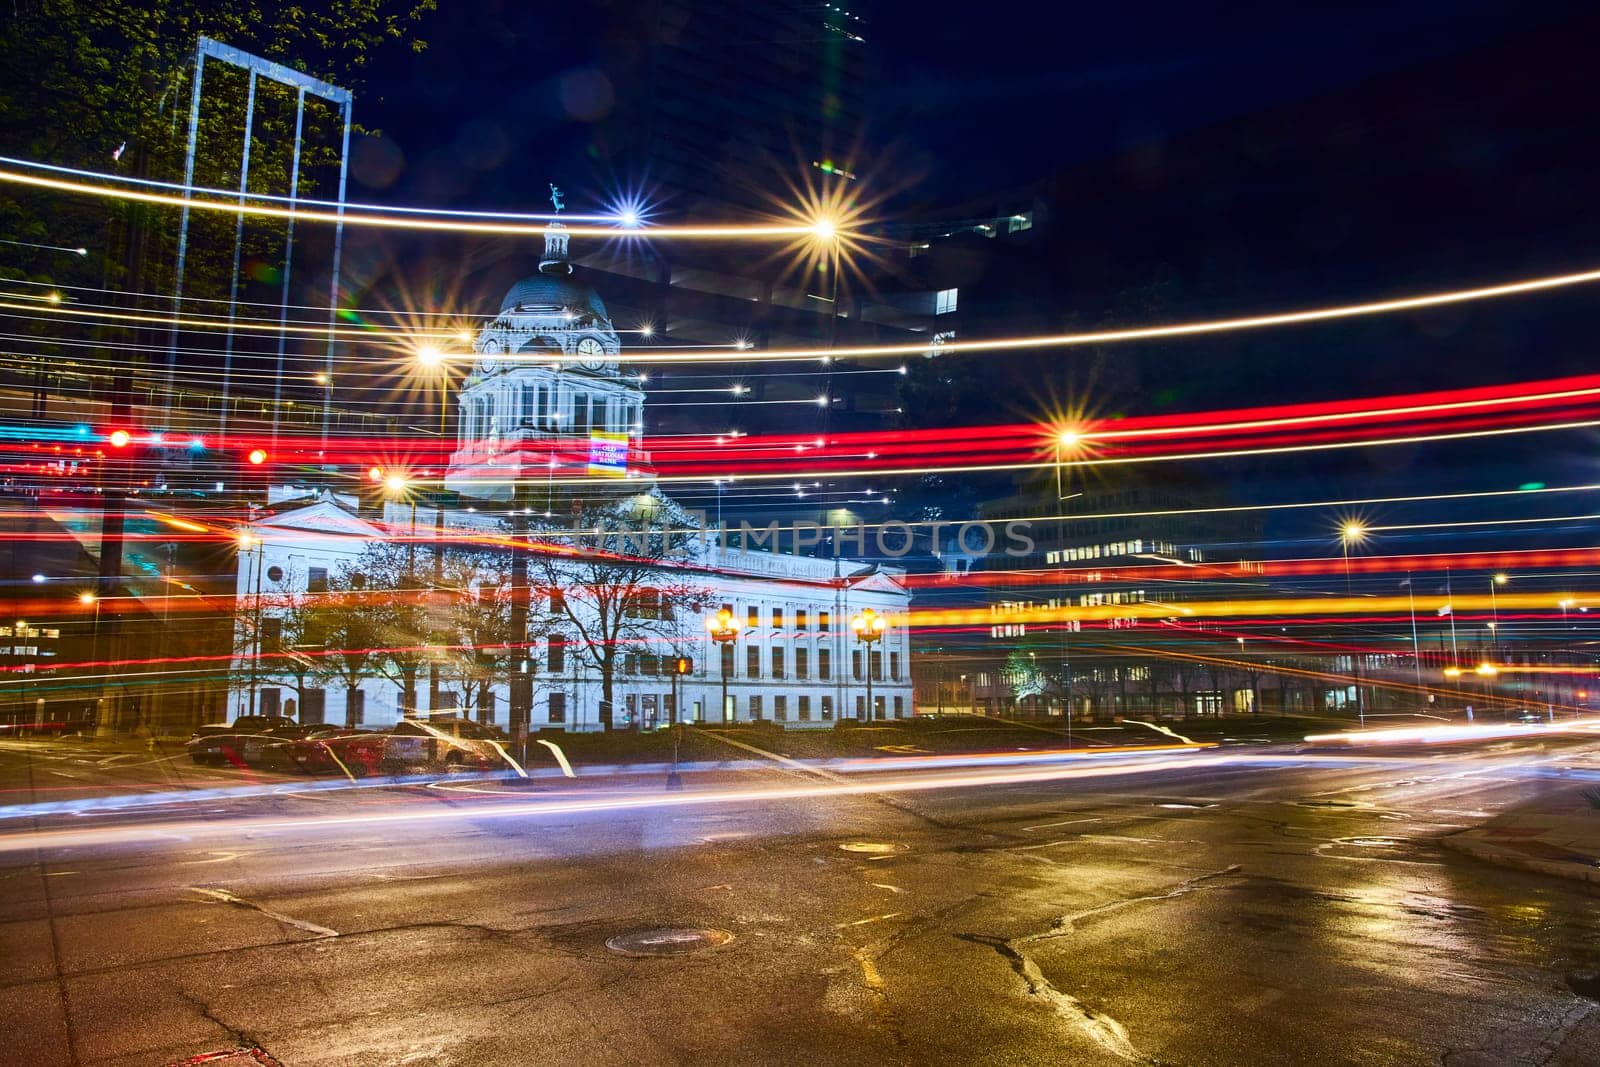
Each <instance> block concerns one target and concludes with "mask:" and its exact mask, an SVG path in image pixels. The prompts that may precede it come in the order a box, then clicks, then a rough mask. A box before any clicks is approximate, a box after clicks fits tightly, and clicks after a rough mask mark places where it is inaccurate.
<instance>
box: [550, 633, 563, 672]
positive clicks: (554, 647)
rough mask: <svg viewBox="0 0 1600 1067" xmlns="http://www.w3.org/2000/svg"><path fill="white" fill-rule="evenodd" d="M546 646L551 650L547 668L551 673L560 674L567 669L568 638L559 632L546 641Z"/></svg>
mask: <svg viewBox="0 0 1600 1067" xmlns="http://www.w3.org/2000/svg"><path fill="white" fill-rule="evenodd" d="M545 647H546V648H547V649H548V650H549V654H548V662H547V663H546V664H545V669H546V670H548V671H549V672H550V673H551V674H560V673H561V672H562V671H564V670H566V669H567V639H566V638H565V637H562V636H560V635H558V634H557V635H552V636H551V637H550V639H549V640H548V641H546V642H545Z"/></svg>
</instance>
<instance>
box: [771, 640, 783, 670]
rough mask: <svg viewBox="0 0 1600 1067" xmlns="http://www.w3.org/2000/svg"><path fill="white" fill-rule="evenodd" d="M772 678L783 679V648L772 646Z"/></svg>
mask: <svg viewBox="0 0 1600 1067" xmlns="http://www.w3.org/2000/svg"><path fill="white" fill-rule="evenodd" d="M772 677H774V678H782V677H783V646H782V645H773V646H772Z"/></svg>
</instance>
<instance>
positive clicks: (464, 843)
mask: <svg viewBox="0 0 1600 1067" xmlns="http://www.w3.org/2000/svg"><path fill="white" fill-rule="evenodd" d="M1331 751H1332V750H1322V754H1320V755H1319V754H1317V753H1302V752H1299V751H1297V750H1293V749H1286V748H1276V749H1255V750H1232V751H1223V752H1209V753H1194V752H1190V753H1155V754H1146V755H1140V756H1129V757H1101V758H1099V759H1098V760H1097V761H1093V762H1090V761H1082V760H1079V761H1077V762H1071V761H1058V762H1054V763H1049V762H1046V763H1033V762H1030V763H1019V764H1009V765H996V763H995V761H994V758H992V757H991V758H989V759H987V760H980V761H976V762H974V763H971V764H966V763H962V762H961V761H953V760H943V761H933V760H928V761H923V762H918V761H917V760H916V759H915V758H914V757H913V758H910V759H908V760H906V761H904V762H903V763H899V764H886V765H885V769H879V770H876V771H861V770H857V769H852V768H850V767H835V768H832V769H829V770H827V771H825V772H818V771H815V770H811V769H808V768H806V767H800V766H794V765H788V764H784V763H781V762H774V761H767V760H762V759H760V758H759V757H757V758H756V759H755V760H754V761H752V762H751V763H750V764H749V765H747V766H745V767H743V768H742V769H707V770H703V771H700V772H694V773H690V774H688V775H686V776H685V780H684V787H683V789H682V790H668V789H667V788H666V783H665V780H664V776H663V775H661V774H659V773H656V772H651V773H648V774H637V775H630V776H625V777H609V776H608V777H580V778H578V779H577V780H567V779H561V778H536V779H533V780H531V781H529V782H496V781H471V780H467V779H464V778H452V779H450V780H448V781H442V782H436V783H433V784H414V785H407V786H396V787H386V786H379V787H365V788H359V789H357V788H350V789H334V790H326V789H322V790H319V789H310V788H306V783H305V782H303V781H299V782H296V781H289V780H283V779H278V778H275V777H273V776H249V777H250V779H251V781H253V782H254V783H255V785H256V786H257V787H258V788H271V789H278V790H287V791H278V792H271V793H270V794H269V795H266V796H248V797H234V796H232V795H231V794H229V793H228V792H226V791H223V792H220V793H213V792H209V791H207V790H208V789H209V788H210V787H214V786H215V787H228V788H233V787H236V786H239V785H241V784H242V783H243V781H244V779H245V777H246V776H243V775H241V774H240V773H239V772H234V771H231V770H205V771H202V770H198V769H192V768H188V767H187V766H182V765H178V764H171V763H168V764H162V763H160V762H158V761H159V757H157V756H154V755H139V754H131V755H129V756H128V757H127V758H121V759H115V760H112V761H111V762H109V763H103V762H101V761H102V760H105V759H106V758H107V757H105V756H104V755H103V754H99V753H97V752H95V751H94V750H91V749H86V748H85V749H79V748H75V747H74V746H72V745H71V744H62V743H52V744H47V745H46V744H34V743H20V744H18V743H11V744H8V745H5V746H0V787H3V788H4V789H5V790H6V792H5V793H4V794H0V795H3V796H4V797H5V798H6V799H5V802H4V803H5V805H6V806H7V807H11V808H15V806H16V805H18V804H24V803H37V802H53V801H57V800H60V799H62V798H63V797H82V796H95V797H103V796H108V795H123V796H127V795H130V794H139V795H142V796H144V797H145V800H143V801H141V806H138V807H134V808H129V809H124V810H117V811H105V810H102V809H95V808H90V809H89V810H87V811H80V812H79V813H75V814H61V815H33V816H29V817H27V818H12V819H8V820H3V821H0V1062H3V1063H8V1064H9V1063H26V1064H40V1065H44V1064H84V1065H87V1064H119V1065H121V1064H169V1063H176V1062H181V1061H184V1060H188V1059H191V1058H193V1057H196V1056H199V1055H202V1054H205V1053H211V1052H219V1051H222V1050H228V1049H239V1048H244V1049H255V1048H259V1049H261V1050H263V1052H262V1053H261V1054H259V1055H258V1056H256V1058H255V1059H253V1060H246V1059H244V1058H242V1057H239V1058H236V1059H230V1060H213V1061H210V1062H212V1063H228V1064H231V1063H234V1062H239V1063H244V1062H255V1063H271V1062H278V1063H282V1064H289V1065H303V1064H402V1063H420V1064H472V1065H477V1064H565V1063H573V1064H610V1063H627V1064H637V1063H685V1064H688V1063H695V1064H703V1063H786V1064H787V1063H821V1064H828V1063H1015V1064H1038V1063H1070V1064H1096V1063H1111V1064H1120V1063H1171V1064H1240V1063H1274V1064H1276V1063H1383V1064H1390V1063H1430V1062H1443V1063H1447V1064H1451V1065H1470V1064H1521V1063H1570V1064H1592V1063H1596V1062H1600V1003H1597V1001H1596V999H1595V998H1596V997H1597V996H1600V980H1597V979H1596V974H1597V972H1600V937H1597V933H1600V908H1597V907H1596V899H1595V898H1594V897H1593V896H1592V895H1590V894H1589V893H1588V892H1586V891H1585V889H1584V888H1582V887H1581V886H1579V885H1577V884H1575V883H1566V882H1557V881H1552V880H1547V879H1543V878H1539V877H1537V876H1533V875H1525V874H1520V873H1516V872H1512V871H1507V870H1502V869H1498V868H1493V867H1488V866H1482V865H1479V864H1477V863H1476V862H1474V861H1471V860H1468V859H1465V858H1462V857H1458V856H1456V855H1454V854H1453V853H1449V852H1446V851H1445V850H1443V849H1442V848H1441V847H1440V846H1438V844H1437V843H1436V841H1435V839H1436V838H1437V837H1439V836H1440V835H1443V834H1446V833H1448V832H1450V831H1451V830H1454V829H1457V828H1460V827H1463V826H1467V825H1472V824H1474V823H1476V822H1479V821H1481V820H1482V819H1483V818H1485V817H1487V816H1488V815H1489V814H1492V813H1493V812H1495V811H1498V810H1501V809H1503V808H1505V807H1508V806H1514V805H1515V804H1517V803H1518V802H1520V801H1522V800H1525V799H1528V798H1531V797H1533V796H1535V795H1538V794H1539V793H1540V792H1541V791H1544V790H1548V789H1551V788H1559V787H1561V783H1562V781H1563V778H1562V775H1563V774H1564V773H1565V771H1566V770H1576V771H1578V772H1580V773H1584V772H1585V771H1586V770H1587V769H1600V749H1597V748H1593V747H1591V746H1589V745H1586V744H1583V743H1566V744H1558V745H1536V744H1527V743H1518V742H1510V743H1498V744H1494V745H1489V746H1478V747H1474V748H1470V749H1451V750H1448V751H1444V750H1439V749H1404V750H1401V749H1388V750H1384V751H1382V752H1363V753H1361V754H1360V755H1359V756H1357V757H1354V758H1348V757H1329V756H1328V755H1327V753H1328V752H1331ZM147 760H148V761H149V762H146V761H147ZM1118 760H1120V761H1121V762H1116V761H1118ZM156 772H159V773H156ZM63 776H66V777H63ZM72 776H76V777H72ZM177 787H181V789H182V790H183V791H187V792H188V793H190V794H192V797H191V798H189V799H182V798H178V797H173V796H168V795H167V794H168V793H169V792H176V791H178V788H177ZM1567 787H1568V788H1570V783H1568V786H1567ZM41 846H42V847H41ZM682 928H692V929H706V930H711V931H719V932H723V933H725V934H727V935H731V940H727V941H726V943H724V944H720V945H716V944H706V945H704V946H699V947H696V946H695V944H694V943H693V942H686V941H684V940H681V939H680V938H681V937H682V936H683V935H677V934H671V933H667V934H662V933H660V931H663V930H668V931H670V930H675V929H682ZM637 933H644V934H645V935H646V936H645V937H644V938H643V940H642V941H639V942H635V943H633V948H634V949H635V950H637V951H643V952H654V951H662V950H672V949H684V948H690V949H692V950H691V951H684V952H681V953H679V954H673V955H664V956H652V955H635V954H621V953H619V952H617V951H613V950H612V949H611V948H608V947H607V942H608V940H610V939H613V938H617V937H619V936H621V937H625V936H627V935H630V934H637ZM719 936H720V935H719Z"/></svg>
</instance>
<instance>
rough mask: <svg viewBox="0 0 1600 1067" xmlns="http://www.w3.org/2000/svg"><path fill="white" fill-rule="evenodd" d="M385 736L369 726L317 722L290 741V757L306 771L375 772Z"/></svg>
mask: <svg viewBox="0 0 1600 1067" xmlns="http://www.w3.org/2000/svg"><path fill="white" fill-rule="evenodd" d="M387 740H388V735H387V734H385V733H378V732H374V731H372V730H352V729H349V728H347V727H342V726H318V727H316V728H315V729H313V730H311V731H309V732H308V733H306V735H305V736H303V737H299V738H296V739H294V740H293V741H290V742H289V744H288V753H289V760H290V762H291V763H292V764H293V765H294V767H295V768H296V769H297V770H300V771H303V772H304V773H306V774H346V773H348V774H353V775H368V774H377V773H379V769H380V768H381V766H382V764H383V751H384V744H385V742H386V741H387Z"/></svg>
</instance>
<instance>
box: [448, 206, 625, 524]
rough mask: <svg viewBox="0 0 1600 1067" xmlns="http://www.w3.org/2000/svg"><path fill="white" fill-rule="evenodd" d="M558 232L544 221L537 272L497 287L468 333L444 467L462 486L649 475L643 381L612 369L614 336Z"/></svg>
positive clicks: (480, 491)
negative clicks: (496, 297) (468, 355)
mask: <svg viewBox="0 0 1600 1067" xmlns="http://www.w3.org/2000/svg"><path fill="white" fill-rule="evenodd" d="M567 237H568V235H567V229H566V227H565V226H563V225H562V224H561V223H560V222H559V221H556V222H552V223H551V224H550V225H549V226H548V227H547V228H546V229H545V234H544V255H543V256H542V257H541V258H540V261H539V273H537V274H535V275H532V276H531V277H528V278H524V279H522V280H521V281H519V282H517V283H516V284H515V285H513V286H512V287H511V288H510V290H509V291H507V293H506V295H505V299H503V300H502V301H501V302H500V313H499V314H498V315H497V316H496V317H495V318H494V320H493V321H491V322H489V323H488V324H487V325H485V326H484V327H483V328H482V329H481V330H479V331H478V336H477V338H476V339H475V340H474V341H473V346H472V347H473V351H474V352H475V353H476V354H477V359H476V360H475V362H474V364H473V367H472V372H471V373H470V374H469V375H468V376H467V379H466V381H465V382H463V384H462V387H461V391H460V393H459V395H458V397H457V404H458V406H459V412H458V418H457V440H456V450H455V451H454V452H453V453H452V454H451V457H450V467H449V470H448V471H447V473H446V475H445V487H446V488H447V489H450V490H452V491H454V492H457V493H460V494H461V495H462V496H464V497H468V498H472V499H476V500H486V501H511V500H514V499H516V488H517V486H518V485H519V484H524V483H533V482H539V483H545V484H549V483H550V482H553V481H554V480H555V479H560V478H571V477H585V478H587V477H591V476H593V477H615V478H619V479H620V478H626V479H630V480H632V479H637V478H641V477H648V474H649V471H648V467H647V458H648V457H646V456H644V455H643V453H642V452H641V451H640V449H639V445H638V441H639V436H640V435H641V434H642V432H643V430H644V422H643V419H644V390H643V389H641V388H640V387H639V382H638V380H637V379H636V378H634V377H632V376H624V375H623V374H622V373H621V372H620V371H619V369H618V367H617V359H618V357H619V356H620V355H621V352H622V345H621V344H620V343H619V342H618V340H617V333H616V330H615V329H613V327H612V325H611V319H610V317H609V316H608V315H607V313H606V306H605V303H604V302H603V301H602V300H601V299H600V294H599V293H597V292H595V291H594V289H593V288H592V287H591V286H589V285H588V284H587V283H585V282H583V281H581V280H579V279H578V278H577V276H576V272H575V270H574V268H573V266H572V263H571V261H570V259H569V258H568V255H567ZM541 488H542V487H541ZM629 491H630V492H638V491H639V486H638V484H637V482H634V484H632V485H630V486H629Z"/></svg>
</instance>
